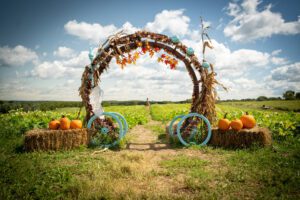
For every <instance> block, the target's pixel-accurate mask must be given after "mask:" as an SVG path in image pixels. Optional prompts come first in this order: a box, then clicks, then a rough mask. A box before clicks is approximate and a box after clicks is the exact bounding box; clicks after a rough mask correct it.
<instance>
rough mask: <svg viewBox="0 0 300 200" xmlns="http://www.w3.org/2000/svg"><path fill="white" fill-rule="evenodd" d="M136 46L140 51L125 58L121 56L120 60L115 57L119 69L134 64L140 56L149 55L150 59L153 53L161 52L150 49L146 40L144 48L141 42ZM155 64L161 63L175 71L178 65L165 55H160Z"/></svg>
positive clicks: (154, 48)
mask: <svg viewBox="0 0 300 200" xmlns="http://www.w3.org/2000/svg"><path fill="white" fill-rule="evenodd" d="M136 44H137V46H138V47H139V48H140V50H137V51H135V52H133V53H128V55H127V56H124V55H122V58H120V56H119V55H117V56H115V58H116V63H117V64H118V65H120V67H121V69H124V67H125V66H126V65H127V64H136V61H137V59H139V58H140V56H141V55H145V54H147V53H149V56H150V57H151V58H152V57H153V56H154V53H158V52H160V50H161V49H160V48H158V47H151V46H150V45H149V42H148V41H147V40H146V41H145V45H144V46H143V43H142V42H137V43H136ZM157 62H162V63H165V64H166V65H169V67H170V69H172V70H174V69H176V67H177V65H178V60H177V59H175V58H172V57H171V56H168V55H166V54H161V55H160V57H159V58H158V59H157Z"/></svg>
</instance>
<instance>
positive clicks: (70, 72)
mask: <svg viewBox="0 0 300 200" xmlns="http://www.w3.org/2000/svg"><path fill="white" fill-rule="evenodd" d="M89 62H90V61H89V58H88V52H87V51H82V52H80V53H79V54H78V55H74V56H73V57H72V58H69V59H65V60H54V61H45V62H43V63H40V64H38V65H36V66H35V67H34V69H33V70H32V71H31V73H30V75H31V76H35V77H39V78H43V79H47V78H61V77H64V76H68V77H70V76H72V77H73V78H78V79H79V78H80V76H81V73H82V72H83V69H84V67H85V65H87V64H89Z"/></svg>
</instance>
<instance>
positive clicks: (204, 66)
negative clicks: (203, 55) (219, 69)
mask: <svg viewBox="0 0 300 200" xmlns="http://www.w3.org/2000/svg"><path fill="white" fill-rule="evenodd" d="M201 66H202V67H203V68H205V69H208V68H209V67H210V64H209V62H206V61H203V63H202V65H201Z"/></svg>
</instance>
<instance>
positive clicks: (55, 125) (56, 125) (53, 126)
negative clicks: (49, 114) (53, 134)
mask: <svg viewBox="0 0 300 200" xmlns="http://www.w3.org/2000/svg"><path fill="white" fill-rule="evenodd" d="M59 126H60V122H59V121H58V120H56V119H52V120H51V122H49V124H48V127H49V129H51V130H56V129H58V128H59Z"/></svg>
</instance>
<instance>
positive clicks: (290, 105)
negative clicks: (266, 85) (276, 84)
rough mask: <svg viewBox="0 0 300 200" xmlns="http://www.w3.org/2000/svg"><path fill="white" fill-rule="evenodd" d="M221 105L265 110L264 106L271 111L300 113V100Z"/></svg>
mask: <svg viewBox="0 0 300 200" xmlns="http://www.w3.org/2000/svg"><path fill="white" fill-rule="evenodd" d="M220 105H229V106H234V107H239V108H244V109H247V108H251V109H261V110H263V105H265V106H266V107H269V109H270V110H284V111H295V112H300V101H299V100H284V101H283V100H274V101H238V102H222V103H220Z"/></svg>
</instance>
